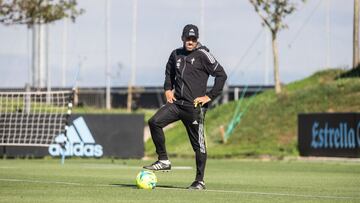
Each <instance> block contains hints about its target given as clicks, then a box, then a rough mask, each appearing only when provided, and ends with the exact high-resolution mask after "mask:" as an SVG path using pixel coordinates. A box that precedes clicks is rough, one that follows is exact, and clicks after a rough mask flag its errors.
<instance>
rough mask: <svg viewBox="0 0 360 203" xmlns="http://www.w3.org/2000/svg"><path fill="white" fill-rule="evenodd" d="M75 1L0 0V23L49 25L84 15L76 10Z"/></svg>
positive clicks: (79, 10) (82, 11)
mask: <svg viewBox="0 0 360 203" xmlns="http://www.w3.org/2000/svg"><path fill="white" fill-rule="evenodd" d="M76 6H77V1H76V0H0V23H3V24H5V25H12V24H26V25H28V26H29V27H31V26H32V25H35V24H46V23H51V22H54V21H57V20H60V19H63V18H71V19H72V20H73V21H75V19H76V17H78V16H79V15H81V14H82V13H84V10H83V9H77V8H76Z"/></svg>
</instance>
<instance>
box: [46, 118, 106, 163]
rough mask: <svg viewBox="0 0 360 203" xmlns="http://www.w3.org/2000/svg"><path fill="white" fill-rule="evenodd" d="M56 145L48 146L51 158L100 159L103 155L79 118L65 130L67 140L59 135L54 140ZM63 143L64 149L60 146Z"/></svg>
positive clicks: (100, 148) (100, 147)
mask: <svg viewBox="0 0 360 203" xmlns="http://www.w3.org/2000/svg"><path fill="white" fill-rule="evenodd" d="M55 142H56V144H51V145H50V146H49V153H50V155H51V156H60V155H62V153H65V156H81V157H83V156H85V157H101V156H102V155H103V147H102V146H101V145H99V144H96V143H95V140H94V137H93V136H92V134H91V132H90V130H89V128H88V126H87V125H86V123H85V120H84V118H83V117H79V118H77V119H75V120H74V121H73V125H71V126H70V127H69V128H68V130H67V138H66V136H65V135H64V134H60V135H58V136H57V137H56V138H55ZM63 143H65V147H64V149H63V148H62V147H61V146H60V144H63Z"/></svg>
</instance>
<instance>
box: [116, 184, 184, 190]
mask: <svg viewBox="0 0 360 203" xmlns="http://www.w3.org/2000/svg"><path fill="white" fill-rule="evenodd" d="M110 185H111V186H115V187H126V188H132V189H137V186H136V185H135V184H122V183H114V184H110ZM156 187H157V188H172V189H183V190H186V188H185V187H178V186H173V185H157V186H156Z"/></svg>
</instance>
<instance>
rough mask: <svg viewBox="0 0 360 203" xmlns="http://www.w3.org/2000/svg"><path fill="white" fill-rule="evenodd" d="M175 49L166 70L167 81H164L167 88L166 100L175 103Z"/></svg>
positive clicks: (165, 88)
mask: <svg viewBox="0 0 360 203" xmlns="http://www.w3.org/2000/svg"><path fill="white" fill-rule="evenodd" d="M174 52H175V51H173V52H172V53H171V54H170V57H169V60H168V62H167V64H166V70H165V82H164V90H165V97H166V101H167V102H169V103H173V101H176V99H175V96H174V93H173V91H172V90H173V89H174V85H175V84H174V83H175V63H176V62H175V55H174V54H175V53H174Z"/></svg>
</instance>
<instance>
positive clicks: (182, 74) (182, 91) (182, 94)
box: [181, 56, 186, 97]
mask: <svg viewBox="0 0 360 203" xmlns="http://www.w3.org/2000/svg"><path fill="white" fill-rule="evenodd" d="M185 68H186V56H185V58H184V68H183V70H182V72H181V80H182V84H181V97H183V96H184V71H185Z"/></svg>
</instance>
